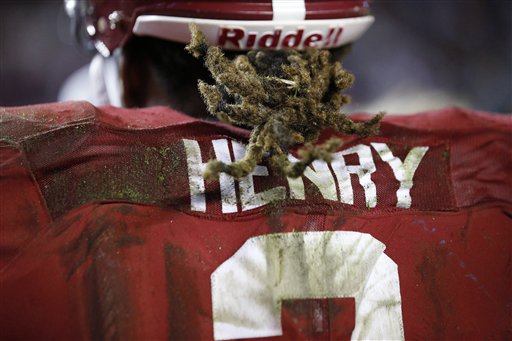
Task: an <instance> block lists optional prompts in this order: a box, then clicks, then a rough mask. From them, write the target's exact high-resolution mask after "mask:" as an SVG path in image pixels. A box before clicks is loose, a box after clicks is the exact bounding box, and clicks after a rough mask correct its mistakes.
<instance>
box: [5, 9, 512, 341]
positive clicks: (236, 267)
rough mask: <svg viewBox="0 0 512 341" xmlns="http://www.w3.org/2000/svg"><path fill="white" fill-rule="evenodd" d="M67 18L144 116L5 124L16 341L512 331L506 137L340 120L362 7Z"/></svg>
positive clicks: (415, 119)
mask: <svg viewBox="0 0 512 341" xmlns="http://www.w3.org/2000/svg"><path fill="white" fill-rule="evenodd" d="M67 5H68V6H69V10H70V12H74V13H75V12H76V13H78V14H79V15H78V16H75V19H76V20H81V21H82V22H81V23H78V26H77V27H85V29H86V32H87V35H88V36H89V38H88V39H91V41H92V42H93V43H94V45H95V46H96V48H97V49H98V51H99V52H100V53H101V55H102V57H97V59H96V62H93V65H94V64H95V63H96V67H97V69H96V71H95V72H96V74H97V76H98V77H97V78H99V81H98V83H97V84H99V87H98V89H100V90H101V91H99V93H100V94H103V95H102V96H103V97H102V98H103V99H104V100H105V101H108V102H109V103H110V104H124V106H125V107H145V108H139V109H129V108H121V107H114V106H102V107H96V106H93V105H91V104H90V103H86V102H67V103H54V104H46V105H38V106H30V107H17V108H1V109H0V122H1V123H0V137H1V139H0V160H1V161H0V188H1V192H0V208H1V210H0V232H1V236H2V237H1V239H0V283H1V285H0V300H1V304H0V333H1V334H0V335H2V338H5V339H121V340H125V339H142V340H145V339H148V340H150V339H151V340H152V339H172V340H182V339H183V340H186V339H188V340H208V339H217V340H229V339H265V338H267V339H270V338H273V339H275V338H277V339H283V340H300V339H305V340H317V339H319V340H320V339H322V340H323V339H374V340H384V339H386V340H391V339H392V340H399V339H405V338H407V339H507V338H510V337H511V325H510V319H511V305H512V297H511V295H512V294H511V291H510V279H511V273H510V257H511V249H510V240H511V237H512V236H511V229H510V223H511V217H512V197H511V194H510V193H511V188H512V178H511V176H510V172H509V170H510V168H511V166H512V152H511V150H510V136H511V133H512V123H511V121H510V119H508V118H502V117H498V116H494V115H492V114H486V113H477V112H470V111H466V110H463V109H458V108H448V109H445V110H440V111H435V112H425V113H421V114H418V115H412V116H407V117H403V116H402V117H393V116H388V117H386V118H384V119H383V121H382V122H381V124H380V128H379V130H380V133H379V134H376V133H377V129H376V128H377V123H378V121H379V120H380V118H381V116H376V118H373V119H372V118H370V119H369V118H368V117H367V116H366V115H357V116H355V117H353V120H354V121H352V120H350V119H348V118H347V117H346V116H344V115H343V114H341V112H339V111H340V109H341V107H342V105H343V104H344V103H346V102H347V97H346V96H345V95H343V94H342V93H341V91H342V90H344V89H345V88H346V87H348V86H349V85H350V83H351V82H352V77H351V75H350V74H349V73H348V72H346V71H345V70H344V69H343V68H342V67H341V64H339V62H337V61H336V58H338V57H339V55H340V54H341V53H342V52H343V51H342V50H343V47H342V46H344V45H346V44H348V43H350V42H352V41H353V40H355V39H357V38H358V37H359V36H360V35H361V34H362V33H363V31H364V30H365V29H366V28H368V26H369V25H370V24H371V22H372V21H373V18H372V17H371V15H370V14H369V7H368V4H367V2H366V1H307V0H306V1H303V0H302V1H279V0H274V1H227V0H224V1H220V0H219V1H194V2H192V1H142V0H141V1H134V0H132V1H123V0H119V1H108V2H106V1H93V0H91V1H87V2H72V1H69V2H67ZM191 24H192V25H191ZM187 44H188V48H187V50H185V45H187ZM327 50H330V51H331V52H327ZM195 57H198V58H199V59H195ZM102 58H108V59H102ZM107 65H110V66H107ZM203 65H204V66H203ZM108 70H111V71H108ZM118 75H120V77H119V78H118ZM102 77H103V80H102V79H101V78H102ZM198 79H200V80H201V82H200V83H199V91H198V90H196V87H197V82H198ZM116 84H117V85H116ZM200 94H201V95H202V97H203V98H204V101H205V103H206V106H205V105H204V104H203V100H202V99H201V97H200ZM115 98H116V99H115ZM114 99H115V100H114ZM154 104H158V105H168V106H171V107H172V109H171V108H169V107H167V106H157V107H148V106H151V105H154ZM207 110H208V111H209V112H210V113H212V114H214V115H215V116H216V117H218V118H219V119H220V120H221V121H223V122H221V123H219V122H209V121H206V120H200V119H197V118H194V117H193V116H199V117H203V116H206V111H207ZM365 120H367V121H365ZM226 123H231V124H226ZM233 124H234V125H233ZM246 128H251V129H252V131H251V132H249V131H248V130H247V129H246ZM341 139H342V140H343V145H341V141H340V140H341ZM308 142H309V143H308ZM304 143H305V146H304V147H302V149H297V148H298V147H297V145H299V146H300V145H301V144H304ZM315 143H316V145H315ZM209 160H215V161H213V162H208V161H209Z"/></svg>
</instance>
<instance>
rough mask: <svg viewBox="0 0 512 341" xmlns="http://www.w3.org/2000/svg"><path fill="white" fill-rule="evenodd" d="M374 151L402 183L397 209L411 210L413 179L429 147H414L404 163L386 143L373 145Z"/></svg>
mask: <svg viewBox="0 0 512 341" xmlns="http://www.w3.org/2000/svg"><path fill="white" fill-rule="evenodd" d="M371 145H372V147H373V149H375V151H377V153H378V154H379V156H380V158H381V159H382V161H384V162H387V164H388V165H389V166H390V167H391V169H392V170H393V174H394V175H395V178H396V179H397V180H398V181H399V182H400V188H399V189H398V191H396V199H397V203H396V206H397V207H401V208H409V207H411V204H412V199H411V188H412V186H413V181H412V179H413V177H414V173H416V169H418V166H419V165H420V162H421V160H422V159H423V157H424V156H425V154H426V153H427V151H428V147H414V148H413V149H411V150H410V151H409V153H408V154H407V156H406V157H405V160H404V162H402V160H400V159H399V158H398V157H396V156H394V155H393V153H392V152H391V150H390V149H389V147H388V146H387V145H386V144H385V143H376V142H375V143H371Z"/></svg>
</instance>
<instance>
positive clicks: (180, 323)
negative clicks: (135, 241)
mask: <svg viewBox="0 0 512 341" xmlns="http://www.w3.org/2000/svg"><path fill="white" fill-rule="evenodd" d="M163 251H164V258H165V276H166V287H167V309H168V312H167V321H168V328H169V329H168V330H169V334H168V339H169V340H199V339H201V335H202V332H201V329H200V327H199V326H201V323H200V320H199V319H200V317H201V315H203V316H206V315H207V314H206V313H204V312H203V311H202V310H201V303H200V298H199V295H198V294H197V293H198V292H199V289H198V288H197V286H196V284H195V283H197V279H196V276H195V274H194V273H193V272H192V271H193V266H191V265H188V264H187V263H189V262H190V263H191V260H190V255H188V254H187V252H186V251H185V250H183V249H182V248H180V247H177V246H175V245H172V244H169V243H166V244H165V245H164V250H163ZM190 326H197V328H191V327H190Z"/></svg>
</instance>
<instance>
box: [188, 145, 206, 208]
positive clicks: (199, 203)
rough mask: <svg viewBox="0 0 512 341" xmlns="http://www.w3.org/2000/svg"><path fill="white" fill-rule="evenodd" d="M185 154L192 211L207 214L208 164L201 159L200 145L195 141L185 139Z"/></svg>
mask: <svg viewBox="0 0 512 341" xmlns="http://www.w3.org/2000/svg"><path fill="white" fill-rule="evenodd" d="M183 144H184V146H185V153H186V154H187V169H188V184H189V187H190V209H191V210H192V211H199V212H206V198H205V195H204V192H205V190H204V177H203V173H204V169H205V167H206V164H205V163H203V159H202V158H201V149H199V143H197V141H195V140H186V139H183Z"/></svg>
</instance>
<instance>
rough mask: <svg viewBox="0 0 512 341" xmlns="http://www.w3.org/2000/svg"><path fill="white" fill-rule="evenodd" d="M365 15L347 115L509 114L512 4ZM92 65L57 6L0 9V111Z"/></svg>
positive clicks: (408, 7)
mask: <svg viewBox="0 0 512 341" xmlns="http://www.w3.org/2000/svg"><path fill="white" fill-rule="evenodd" d="M372 11H373V14H374V15H375V17H376V22H375V24H374V25H373V26H372V27H371V28H370V30H369V31H368V33H366V35H364V36H363V37H362V38H361V39H360V40H359V41H358V42H357V43H356V44H355V45H354V47H353V49H352V52H351V54H350V55H349V56H348V57H347V58H346V60H345V61H344V65H345V67H346V68H347V69H349V70H351V71H352V72H353V73H354V74H355V75H356V83H355V85H354V87H353V88H352V89H351V90H350V94H351V95H352V98H353V103H352V104H351V106H350V108H349V110H350V111H370V112H375V111H380V110H385V111H388V112H391V113H406V112H415V111H421V110H427V109H433V108H440V107H444V106H450V105H458V106H463V107H468V108H472V109H476V110H484V111H493V112H501V113H511V112H512V48H511V43H512V38H511V32H512V19H511V18H512V1H508V0H501V1H486V0H480V1H477V0H466V1H442V0H438V1H428V0H427V1H419V0H416V1H413V0H409V1H400V0H396V1H374V2H373V7H372ZM92 56H93V52H90V51H89V52H88V51H84V50H83V49H81V48H80V47H79V46H77V45H76V44H75V41H74V38H73V37H72V36H71V33H70V25H69V19H68V18H67V16H66V14H65V11H64V6H63V1H60V0H37V1H30V0H18V1H10V0H0V105H2V106H16V105H26V104H34V103H43V102H53V101H56V100H57V98H58V93H59V89H60V87H61V85H62V83H63V82H64V80H65V79H66V78H67V77H68V76H69V75H70V74H71V73H73V72H74V71H76V70H77V69H79V68H80V67H82V66H84V65H86V64H87V63H88V62H89V61H90V59H91V58H92Z"/></svg>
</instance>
